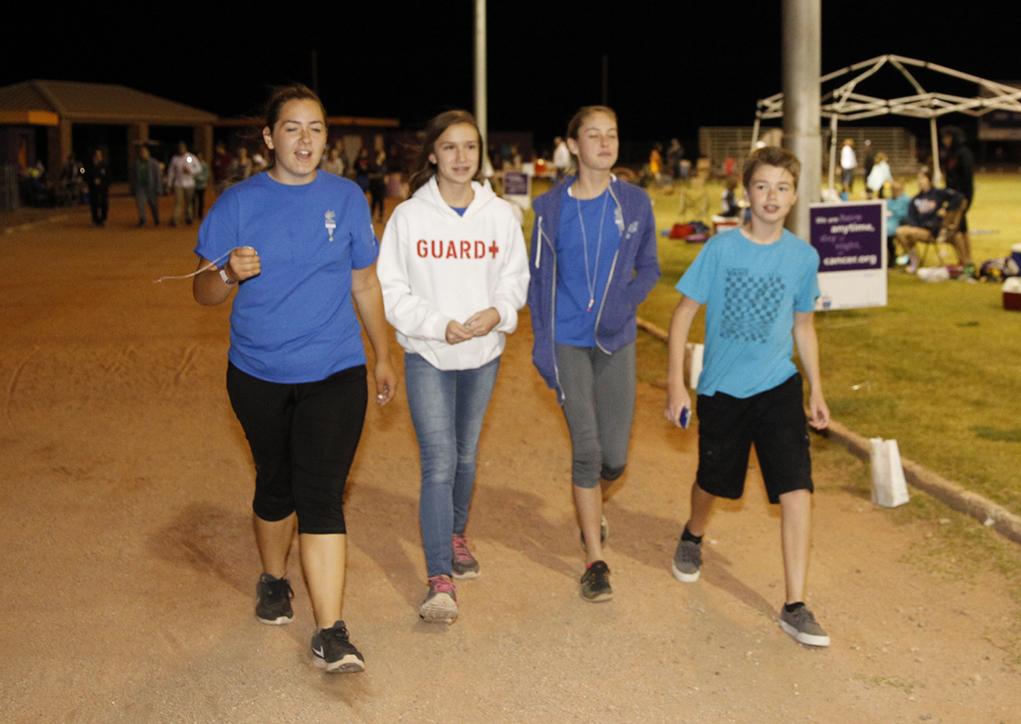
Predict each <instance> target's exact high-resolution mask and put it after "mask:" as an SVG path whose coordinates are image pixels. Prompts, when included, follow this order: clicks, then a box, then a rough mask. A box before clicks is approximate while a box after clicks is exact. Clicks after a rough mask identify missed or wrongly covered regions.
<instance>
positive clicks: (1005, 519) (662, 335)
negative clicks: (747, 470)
mask: <svg viewBox="0 0 1021 724" xmlns="http://www.w3.org/2000/svg"><path fill="white" fill-rule="evenodd" d="M638 326H639V328H641V329H643V330H645V331H646V332H648V333H649V334H651V335H652V336H653V337H657V338H658V339H660V340H662V341H663V342H666V341H667V338H668V336H669V334H668V333H667V331H666V330H664V329H663V328H662V327H659V326H657V325H655V324H653V323H652V322H649V321H646V320H644V319H642V318H641V317H639V318H638ZM818 434H820V435H823V436H825V437H827V438H829V439H832V440H835V441H836V442H839V443H840V444H841V445H843V446H844V447H845V448H847V450H848V452H850V453H851V454H852V455H854V456H855V457H857V458H860V459H861V460H864V461H865V462H866V463H867V462H869V461H870V459H871V457H872V446H871V444H870V443H869V440H868V438H866V437H864V436H863V435H859V434H858V433H856V432H855V431H854V430H851V429H850V428H848V427H847V426H845V425H842V424H841V423H839V422H837V421H836V420H830V425H829V428H827V429H826V430H823V431H821V432H820V433H818ZM901 465H902V466H903V468H904V478H905V480H907V481H908V482H909V483H911V485H913V486H914V487H916V488H918V489H919V490H923V491H925V492H926V493H928V494H929V495H931V496H932V497H934V498H937V499H939V500H941V501H943V502H944V503H945V504H947V505H948V506H950V507H951V508H953V509H954V510H958V511H960V512H962V513H966V514H968V515H970V516H971V517H972V518H975V519H976V520H978V521H979V522H981V523H982V524H983V525H986V526H989V527H991V528H992V529H993V530H995V531H996V532H997V533H999V534H1000V535H1002V536H1003V537H1005V538H1009V539H1010V540H1012V541H1014V542H1015V543H1021V517H1019V516H1017V515H1014V514H1013V513H1011V512H1010V511H1009V510H1007V509H1006V508H1004V507H1003V506H1002V505H998V504H996V503H994V502H993V501H991V500H988V499H987V498H985V497H983V496H981V495H979V494H978V493H974V492H972V491H970V490H966V489H965V488H963V487H961V486H960V485H958V484H957V483H955V482H952V481H950V480H947V479H946V478H944V477H943V476H942V475H939V474H937V473H934V472H932V471H931V470H927V469H926V468H924V467H922V466H921V465H919V464H918V463H916V462H915V461H914V460H909V459H908V458H905V457H902V458H901Z"/></svg>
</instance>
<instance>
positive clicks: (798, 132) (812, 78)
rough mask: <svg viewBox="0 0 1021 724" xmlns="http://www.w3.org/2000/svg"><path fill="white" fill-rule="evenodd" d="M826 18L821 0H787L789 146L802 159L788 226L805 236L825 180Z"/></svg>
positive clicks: (786, 132) (786, 136) (786, 128)
mask: <svg viewBox="0 0 1021 724" xmlns="http://www.w3.org/2000/svg"><path fill="white" fill-rule="evenodd" d="M821 18H822V10H821V0H784V2H783V98H784V102H783V137H784V147H785V148H786V149H787V150H788V151H791V152H792V153H794V154H795V155H796V156H797V157H798V159H799V160H800V161H801V179H800V181H799V182H798V204H797V206H795V207H794V210H793V211H792V212H791V215H790V216H788V217H787V227H788V228H789V229H790V230H791V231H792V232H794V234H796V235H797V236H799V237H801V238H802V239H808V231H809V218H808V205H809V204H810V203H814V202H816V201H818V200H819V189H820V186H821V185H822V135H821V134H820V131H819V118H820V108H819V87H820V84H819V78H820V76H821V75H822V60H821V55H822V41H821V38H822V22H821Z"/></svg>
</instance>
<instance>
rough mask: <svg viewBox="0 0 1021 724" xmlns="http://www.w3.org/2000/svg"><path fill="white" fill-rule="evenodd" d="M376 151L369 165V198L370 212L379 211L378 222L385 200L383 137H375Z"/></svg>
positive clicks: (385, 170)
mask: <svg viewBox="0 0 1021 724" xmlns="http://www.w3.org/2000/svg"><path fill="white" fill-rule="evenodd" d="M375 143H376V150H375V152H374V153H373V154H372V161H371V162H370V163H369V196H370V197H371V199H372V202H371V207H372V208H371V211H372V214H373V215H375V214H376V210H377V209H378V210H379V220H380V221H382V220H383V199H385V198H386V172H387V167H386V151H384V150H383V137H382V136H376V141H375Z"/></svg>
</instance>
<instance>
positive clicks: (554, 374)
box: [528, 106, 660, 602]
mask: <svg viewBox="0 0 1021 724" xmlns="http://www.w3.org/2000/svg"><path fill="white" fill-rule="evenodd" d="M567 146H568V149H569V150H570V151H571V155H572V157H573V161H574V162H575V165H576V168H577V175H575V176H568V177H567V178H565V179H564V181H563V182H562V183H560V184H559V185H557V186H556V187H554V188H553V189H552V190H550V191H548V192H546V193H545V194H543V195H542V196H540V197H538V198H536V199H535V202H534V204H533V206H534V209H535V226H534V228H533V231H532V245H531V251H530V256H531V259H530V268H531V272H532V276H531V281H530V283H529V287H528V304H529V307H530V308H531V313H532V314H531V316H532V330H533V332H534V335H535V346H534V347H533V350H532V361H533V362H534V363H535V366H536V368H537V369H538V370H539V374H541V375H542V376H543V379H545V380H546V384H548V385H549V386H550V387H551V388H553V389H555V390H556V391H557V399H558V401H559V402H560V404H561V405H562V407H563V410H564V417H565V418H566V420H567V427H568V430H569V431H570V433H571V451H572V457H573V463H572V471H571V479H572V483H573V485H572V492H573V497H574V504H575V509H576V511H577V514H578V521H579V523H580V525H581V534H582V541H583V543H584V545H585V554H586V561H585V565H586V570H585V574H584V575H583V576H582V579H581V596H582V598H583V599H585V600H586V601H591V602H599V601H608V600H610V599H611V598H612V597H613V589H612V588H611V586H610V579H609V574H610V569H609V567H608V566H607V565H606V562H605V561H604V560H603V549H602V546H603V542H604V541H605V538H606V531H607V525H606V520H605V518H604V517H603V514H602V513H603V491H602V487H603V486H609V485H610V484H611V483H612V482H613V481H614V480H616V479H617V478H619V477H620V476H621V475H622V474H623V472H624V468H625V466H626V465H627V453H628V444H629V441H630V437H631V423H632V421H633V419H634V408H635V337H636V335H637V324H636V310H637V308H638V305H639V304H640V303H641V302H642V301H643V300H644V299H645V297H646V296H647V295H648V293H649V291H650V290H651V289H652V287H653V286H655V284H656V280H657V279H659V274H660V271H659V263H658V262H657V260H656V222H655V219H654V218H653V215H652V204H651V202H650V200H649V196H648V194H646V193H645V191H643V190H641V189H640V188H638V187H636V186H632V185H631V184H628V183H625V182H623V181H621V180H619V179H618V178H616V177H615V176H614V175H613V174H612V173H611V170H612V168H613V166H614V164H615V163H616V162H617V152H618V149H619V140H618V137H617V115H616V113H614V112H613V110H612V109H610V108H607V107H606V106H587V107H585V108H582V109H581V110H580V111H578V113H576V114H575V116H574V118H572V119H571V122H570V123H569V124H568V126H567ZM601 481H602V484H603V486H601V485H600V482H601Z"/></svg>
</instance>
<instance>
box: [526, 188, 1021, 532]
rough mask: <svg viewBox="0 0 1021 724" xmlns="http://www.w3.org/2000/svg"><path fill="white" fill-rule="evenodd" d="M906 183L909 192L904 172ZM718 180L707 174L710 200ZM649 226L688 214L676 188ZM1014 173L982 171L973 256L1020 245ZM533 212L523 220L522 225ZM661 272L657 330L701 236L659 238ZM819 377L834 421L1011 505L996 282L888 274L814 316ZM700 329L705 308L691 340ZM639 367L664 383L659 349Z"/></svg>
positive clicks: (650, 343)
mask: <svg viewBox="0 0 1021 724" xmlns="http://www.w3.org/2000/svg"><path fill="white" fill-rule="evenodd" d="M906 181H907V192H908V193H909V194H914V193H916V191H917V189H916V187H915V185H914V182H913V180H906ZM721 191H722V186H721V185H720V184H718V183H710V184H709V185H708V186H707V190H706V193H707V194H708V197H709V200H710V208H711V209H716V208H717V207H718V199H719V198H720V192H721ZM651 195H652V198H653V201H654V211H655V214H656V221H657V226H658V230H659V231H662V230H663V229H667V228H669V227H670V226H671V225H673V224H674V223H675V222H678V221H687V220H688V219H687V218H685V217H682V215H681V214H680V213H679V201H680V193H677V192H675V193H672V194H671V193H668V192H665V191H659V190H655V191H652V194H651ZM1019 196H1021V178H1019V177H1017V176H1014V175H1010V176H1008V175H981V176H979V177H978V178H977V179H976V193H975V202H976V203H975V207H974V209H973V211H971V212H970V213H969V224H970V226H971V228H972V229H973V230H976V231H990V232H992V233H984V234H983V233H973V235H972V247H973V255H974V258H975V260H976V262H979V263H980V262H982V261H984V260H986V259H989V258H992V257H1001V256H1006V255H1008V254H1009V253H1010V247H1011V245H1012V244H1016V243H1021V204H1018V203H1016V200H1017V198H1018V197H1019ZM531 221H532V219H531V216H529V217H528V219H527V222H528V226H529V229H528V231H529V232H530V226H531ZM658 241H659V260H660V266H661V267H662V269H663V276H662V278H661V279H660V282H659V284H658V285H657V286H656V288H655V289H654V290H653V291H652V293H651V294H650V295H649V298H648V299H647V300H646V301H645V303H644V304H642V306H641V307H640V309H639V314H640V315H641V316H642V317H643V318H645V319H647V320H649V321H651V322H654V323H655V324H658V325H659V326H661V327H663V328H667V327H668V326H669V323H670V316H671V314H672V313H673V310H674V307H675V306H676V304H677V300H678V298H679V297H678V294H677V292H676V291H675V290H674V285H675V284H676V283H677V280H678V279H680V277H681V275H682V274H683V273H684V271H685V270H686V269H687V268H688V266H689V265H690V264H691V262H692V261H693V260H694V259H695V256H696V255H697V254H698V252H699V250H700V249H701V246H700V245H697V244H687V243H685V242H683V241H678V240H673V239H666V238H663V237H662V236H660V237H658ZM816 328H817V329H818V332H819V346H820V357H821V364H822V372H823V385H824V390H825V392H826V398H827V402H828V403H829V406H830V410H831V412H832V414H833V417H834V419H837V420H839V421H840V422H842V423H844V424H845V425H847V426H849V427H850V428H851V429H853V430H855V431H857V432H858V433H860V434H862V435H866V436H868V437H884V438H887V439H895V440H897V441H898V444H899V446H900V450H901V454H902V455H903V456H905V457H908V458H911V459H913V460H915V461H917V462H919V463H921V464H922V465H924V466H925V467H927V468H929V469H931V470H934V471H935V472H938V473H940V474H941V475H944V476H945V477H947V478H949V479H951V480H954V481H956V482H958V483H960V484H961V485H964V486H965V487H967V488H969V489H971V490H974V491H975V492H978V493H981V494H982V495H985V496H986V497H988V498H989V499H991V500H994V501H996V502H998V503H1000V504H1001V505H1003V506H1005V507H1007V508H1008V509H1010V510H1012V511H1013V512H1015V513H1017V514H1021V313H1014V312H1005V311H1004V310H1003V304H1002V297H1001V291H1000V286H999V285H998V284H966V283H962V282H956V281H955V282H943V283H937V284H927V283H924V282H921V281H919V280H918V279H917V278H916V277H914V276H911V275H908V274H905V273H904V272H903V271H892V272H890V275H889V304H888V306H886V307H882V308H875V309H860V310H845V311H832V312H824V313H819V314H817V315H816ZM703 337H704V316H703V312H700V313H699V316H698V317H697V318H696V319H695V323H694V325H693V326H692V332H691V337H690V339H691V340H692V341H700V340H702V339H703ZM638 355H639V361H638V376H639V379H640V380H641V381H643V382H648V383H651V384H654V385H663V384H664V381H665V378H666V367H667V354H666V347H665V345H663V344H662V343H661V342H659V341H658V340H655V339H654V338H652V337H650V336H649V335H641V336H640V337H639V344H638Z"/></svg>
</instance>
